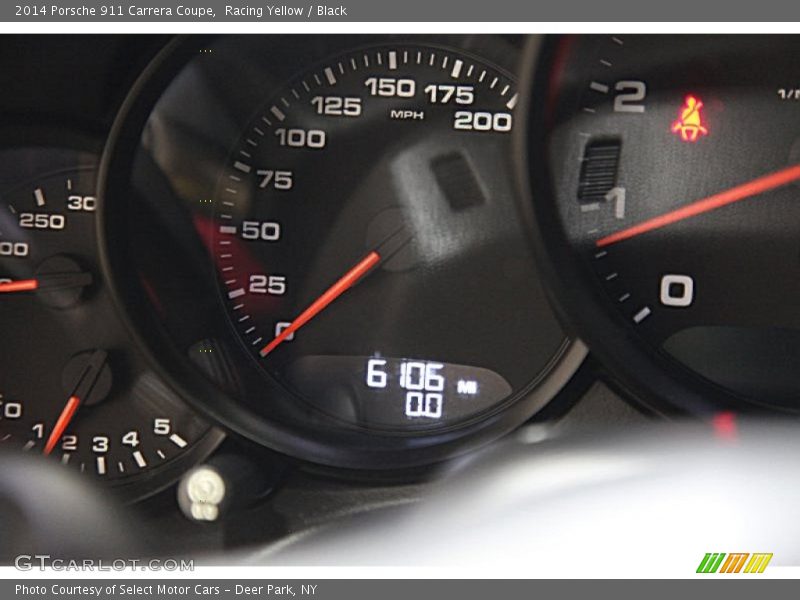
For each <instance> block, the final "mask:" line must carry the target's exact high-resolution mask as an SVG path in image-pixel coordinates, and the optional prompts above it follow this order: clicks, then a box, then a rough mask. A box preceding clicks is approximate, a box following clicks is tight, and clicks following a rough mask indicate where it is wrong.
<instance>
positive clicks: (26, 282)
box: [0, 279, 39, 293]
mask: <svg viewBox="0 0 800 600" xmlns="http://www.w3.org/2000/svg"><path fill="white" fill-rule="evenodd" d="M38 287H39V281H38V280H37V279H20V280H19V281H7V282H5V283H0V293H11V292H32V291H33V290H35V289H36V288H38Z"/></svg>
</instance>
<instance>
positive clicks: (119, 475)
mask: <svg viewBox="0 0 800 600" xmlns="http://www.w3.org/2000/svg"><path fill="white" fill-rule="evenodd" d="M2 155H3V163H4V164H24V165H26V169H28V170H30V171H32V173H31V176H29V177H27V178H21V177H20V175H19V173H18V172H17V173H14V172H13V171H12V170H11V169H5V172H4V173H3V174H2V175H6V173H12V174H11V175H9V176H8V179H7V180H4V181H3V182H2V187H1V188H0V305H2V307H1V308H0V328H2V331H3V335H2V337H1V338H0V353H2V361H0V443H1V444H2V445H3V446H6V447H16V448H20V449H22V450H24V451H27V452H31V453H38V454H42V455H47V456H52V457H53V458H54V459H55V460H58V461H60V462H62V463H64V464H66V465H71V466H74V467H75V468H77V469H79V470H80V471H84V472H87V473H92V474H94V475H97V476H98V477H100V478H102V479H105V480H113V481H114V482H117V483H120V484H124V483H130V482H131V481H133V480H135V479H136V478H137V477H138V476H140V475H143V474H145V473H149V472H150V471H154V472H158V471H159V470H161V471H163V470H164V467H165V466H166V465H174V464H175V463H176V462H179V461H180V460H182V459H185V457H186V456H188V452H189V451H190V450H192V449H193V448H194V447H196V446H197V445H198V443H200V442H203V441H204V440H205V439H206V438H207V437H208V435H209V427H208V425H206V424H205V423H204V422H203V421H202V420H201V419H199V418H198V417H196V416H195V415H194V414H193V413H192V412H191V411H189V410H188V409H187V408H185V407H184V406H183V404H182V403H181V402H180V401H179V400H178V399H177V398H176V397H175V396H174V395H173V394H172V393H171V392H170V391H169V389H168V388H167V387H166V386H165V385H164V384H163V383H161V381H160V380H159V379H158V378H156V377H155V376H154V375H153V374H152V373H150V372H148V371H147V369H145V368H143V365H142V364H141V363H140V361H139V359H138V357H137V355H136V354H135V352H133V351H132V350H131V349H130V348H129V342H128V340H127V336H126V335H125V332H124V330H123V328H122V325H121V324H120V323H119V321H118V318H117V317H116V315H115V314H114V312H113V309H112V306H111V304H110V302H109V300H108V299H107V297H106V295H105V293H104V291H103V285H102V281H100V279H99V276H98V270H97V258H96V247H95V233H94V231H95V229H94V228H95V225H94V221H95V212H96V210H97V203H98V201H97V198H96V196H95V191H94V190H95V180H96V169H95V167H94V163H95V160H96V159H95V158H94V157H93V156H92V155H89V154H85V153H80V152H73V151H69V150H63V151H55V150H51V149H46V148H32V149H29V150H28V149H19V150H6V151H3V153H2ZM34 166H36V167H38V168H36V169H34ZM48 167H49V170H48ZM21 179H22V181H21V182H20V180H21ZM200 445H202V444H200ZM133 493H135V492H133Z"/></svg>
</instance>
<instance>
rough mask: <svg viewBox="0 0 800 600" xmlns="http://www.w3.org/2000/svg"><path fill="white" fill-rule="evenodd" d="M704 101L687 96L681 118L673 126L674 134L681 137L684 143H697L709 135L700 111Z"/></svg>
mask: <svg viewBox="0 0 800 600" xmlns="http://www.w3.org/2000/svg"><path fill="white" fill-rule="evenodd" d="M701 108H703V103H702V101H700V100H698V99H697V98H695V97H694V96H691V95H690V96H686V100H685V102H684V105H683V106H682V107H681V112H680V116H679V117H678V118H677V120H676V121H675V122H674V123H673V124H672V133H674V134H676V135H680V136H681V139H682V140H683V141H684V142H696V141H697V140H698V139H699V138H700V137H701V136H704V135H708V129H706V128H705V126H704V125H703V117H702V115H701V114H700V109H701Z"/></svg>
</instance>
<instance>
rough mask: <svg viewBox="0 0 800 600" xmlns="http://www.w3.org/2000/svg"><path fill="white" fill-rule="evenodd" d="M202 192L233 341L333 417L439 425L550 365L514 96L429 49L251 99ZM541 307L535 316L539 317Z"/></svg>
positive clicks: (487, 405)
mask: <svg viewBox="0 0 800 600" xmlns="http://www.w3.org/2000/svg"><path fill="white" fill-rule="evenodd" d="M265 100H266V102H265V103H264V104H263V106H262V109H261V110H260V112H259V113H258V114H257V115H256V116H255V117H254V118H252V119H251V121H250V124H249V125H248V126H247V128H246V129H245V131H244V132H243V134H242V136H241V138H240V141H239V143H238V145H237V146H236V147H235V148H234V149H233V151H232V153H231V156H230V159H229V163H228V170H227V171H226V172H225V173H224V174H223V175H222V178H221V180H220V183H219V185H218V188H217V193H216V197H215V199H214V211H215V212H214V221H213V232H214V235H213V239H212V240H211V241H212V243H213V253H214V257H215V261H216V266H217V272H218V275H219V283H220V289H221V291H222V297H223V300H224V302H225V303H226V305H227V308H228V313H229V315H230V316H231V320H232V323H233V325H234V327H235V328H236V330H237V333H238V335H239V338H240V339H241V341H242V343H243V344H244V345H245V346H246V348H247V349H248V351H249V352H250V354H251V355H252V356H253V358H254V360H256V361H257V362H258V364H259V365H260V367H261V368H262V369H263V373H265V374H266V375H267V376H268V377H270V378H273V379H274V380H275V381H277V382H279V383H280V384H281V385H282V386H283V387H284V388H285V389H286V391H287V392H288V393H289V394H290V395H293V396H295V397H296V399H297V400H296V401H297V402H300V403H305V404H306V405H310V406H312V407H313V408H314V409H316V410H319V411H322V412H323V413H325V414H327V415H329V416H333V417H334V418H337V419H339V420H344V421H346V422H347V423H350V424H353V425H356V426H361V427H368V428H381V429H393V430H405V429H408V428H441V427H445V426H451V425H453V424H457V423H460V422H464V421H466V420H469V419H471V418H474V417H477V416H479V415H482V414H485V413H487V412H489V411H492V410H497V409H499V408H501V407H503V406H505V405H507V404H508V403H510V402H513V401H514V399H515V398H518V397H519V396H520V395H522V394H523V393H524V392H525V391H526V390H530V389H531V387H532V386H533V385H534V383H535V381H536V378H537V377H538V376H539V375H540V374H541V373H542V372H543V371H544V370H546V369H547V368H548V366H549V365H551V364H552V361H553V359H554V356H556V355H557V354H558V353H559V352H560V351H561V350H562V346H563V335H562V334H561V332H560V331H559V329H558V327H557V325H556V324H555V323H554V322H553V321H552V320H551V319H550V318H547V319H541V318H540V315H537V314H536V311H535V310H531V307H533V306H537V305H540V304H541V303H540V302H539V298H540V297H541V290H540V289H539V288H538V282H537V281H535V280H534V279H533V278H531V277H529V276H527V274H528V273H531V272H533V271H534V267H533V266H532V259H531V257H530V253H529V251H528V249H527V247H526V245H525V243H524V241H523V236H522V232H521V230H520V228H519V224H518V220H517V219H516V215H515V213H514V202H513V200H514V198H513V195H514V187H513V183H512V181H513V180H512V177H511V175H510V165H509V161H508V156H509V150H510V133H511V132H512V130H513V128H514V108H515V106H516V104H517V91H516V87H515V82H514V81H513V79H512V78H511V77H510V76H509V75H508V74H507V73H506V72H505V71H503V70H502V69H500V68H498V67H496V66H493V65H491V64H489V63H487V62H485V61H483V60H481V59H478V58H475V57H473V56H470V55H466V54H463V53H460V52H454V51H451V50H448V49H444V48H440V47H433V46H431V47H427V46H417V45H398V46H380V47H370V48H366V49H363V50H358V51H354V52H351V53H348V54H344V55H340V56H336V57H334V58H331V59H329V60H327V61H324V62H323V63H320V64H319V65H318V66H316V67H314V68H312V69H311V70H309V71H307V72H304V73H300V74H298V75H297V76H296V77H295V78H293V79H292V80H290V81H289V82H288V83H287V84H286V85H285V87H283V88H282V89H281V90H280V91H279V92H278V93H277V94H275V95H274V96H273V97H271V98H269V99H265ZM548 317H549V315H548Z"/></svg>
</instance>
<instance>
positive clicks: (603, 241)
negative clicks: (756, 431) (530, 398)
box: [546, 36, 800, 408]
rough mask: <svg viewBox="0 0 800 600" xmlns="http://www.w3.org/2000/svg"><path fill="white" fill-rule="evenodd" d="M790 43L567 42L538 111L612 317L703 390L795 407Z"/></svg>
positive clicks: (772, 39)
mask: <svg viewBox="0 0 800 600" xmlns="http://www.w3.org/2000/svg"><path fill="white" fill-rule="evenodd" d="M798 49H800V38H798V37H796V36H795V37H780V36H679V37H676V36H652V37H650V36H616V37H612V36H604V37H586V38H564V39H562V40H561V41H560V42H559V45H558V48H557V50H556V53H557V57H558V58H557V60H556V61H555V62H556V63H557V66H556V67H554V68H553V70H552V73H551V81H552V82H554V85H555V86H556V87H557V88H558V89H557V90H554V92H553V94H551V96H553V98H554V100H553V101H552V104H551V106H549V107H548V110H547V115H546V119H547V121H548V126H549V135H550V137H549V146H548V148H547V152H548V158H549V163H550V169H551V174H552V191H553V195H554V198H555V200H556V202H557V212H558V216H559V219H560V221H561V224H562V226H563V228H564V231H565V233H566V235H567V238H568V242H569V244H571V246H572V247H573V248H574V249H575V250H576V251H577V253H579V254H580V256H581V260H582V261H583V262H584V264H585V265H588V266H589V268H590V269H591V271H592V272H593V275H592V277H591V279H592V282H591V286H592V287H595V288H601V289H602V291H603V294H604V296H605V299H606V301H605V304H606V307H607V309H606V310H609V311H611V312H612V313H613V314H614V315H615V318H616V319H617V320H619V319H621V320H623V321H624V322H625V323H626V325H625V327H626V328H632V329H634V330H635V332H636V333H635V335H636V336H637V338H638V339H639V340H641V342H642V343H643V344H644V345H645V346H646V347H647V348H648V349H649V351H652V352H654V353H656V354H658V355H661V356H662V359H661V360H662V361H663V362H662V363H661V365H662V367H663V368H664V369H666V370H667V371H669V372H671V373H674V374H675V376H676V377H680V378H684V379H685V380H686V381H690V382H693V383H691V385H697V386H699V388H702V389H705V390H706V391H707V392H708V394H709V395H718V396H721V397H726V398H734V397H735V398H739V399H742V398H744V399H747V400H750V401H752V402H756V403H763V404H769V405H773V406H780V407H791V408H798V407H799V406H800V404H798V402H800V391H798V390H800V379H799V378H798V374H797V373H798V371H797V358H798V356H800V312H799V311H798V310H797V301H798V300H799V299H800V279H799V278H798V276H797V274H798V266H800V245H798V240H797V233H798V228H800V204H798V202H797V200H798V194H799V193H800V187H799V186H800V184H799V183H798V182H799V181H800V137H798V133H797V130H798V128H797V126H798V124H800V94H799V93H798V90H797V85H796V84H795V83H794V82H793V73H796V71H797V66H798V65H797V56H798ZM595 325H596V326H597V327H598V328H599V327H602V326H603V325H602V324H601V323H599V322H598V323H596V324H595ZM590 326H591V324H590ZM703 386H705V387H703ZM657 393H658V392H657Z"/></svg>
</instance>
